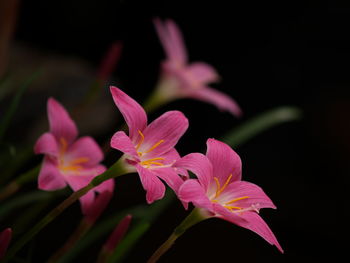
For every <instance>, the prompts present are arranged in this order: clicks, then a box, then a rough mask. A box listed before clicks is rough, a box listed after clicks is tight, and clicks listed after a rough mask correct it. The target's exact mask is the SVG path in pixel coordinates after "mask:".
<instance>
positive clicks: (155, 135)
mask: <svg viewBox="0 0 350 263" xmlns="http://www.w3.org/2000/svg"><path fill="white" fill-rule="evenodd" d="M110 90H111V93H112V97H113V100H114V102H115V104H116V105H117V107H118V108H119V110H120V112H121V113H122V115H123V117H124V119H125V121H126V123H127V125H128V127H129V135H126V134H125V132H123V131H118V132H117V133H115V134H114V135H113V137H112V139H111V147H112V148H115V149H117V150H119V151H122V152H123V153H124V156H123V158H125V164H126V167H127V169H129V171H130V172H135V171H137V173H138V174H139V176H140V179H141V183H142V185H143V188H144V189H145V190H146V191H147V194H146V200H147V202H148V203H152V202H154V201H155V200H158V199H161V198H163V196H164V192H165V186H164V184H163V183H162V181H161V180H160V179H159V178H161V179H162V180H164V181H165V182H166V183H167V184H168V185H169V186H170V187H171V188H172V189H173V190H174V191H175V193H177V190H178V188H179V187H180V185H181V184H182V183H183V180H182V178H181V177H180V176H179V175H178V173H179V174H183V175H185V176H186V175H187V174H186V172H185V171H183V170H181V169H175V168H173V167H172V165H173V163H175V161H176V160H178V159H179V158H180V156H179V154H178V152H177V151H176V150H175V148H174V146H175V145H176V143H177V142H178V140H179V139H180V137H181V136H182V135H183V134H184V133H185V131H186V130H187V128H188V120H187V118H186V117H185V116H184V115H183V114H182V113H181V112H179V111H168V112H166V113H164V114H163V115H162V116H160V117H159V118H158V119H156V120H154V121H153V122H152V123H150V124H149V125H147V115H146V112H145V111H144V109H143V108H142V107H141V106H140V105H139V104H138V103H137V102H136V101H135V100H133V99H132V98H130V97H129V96H128V95H127V94H125V93H124V92H122V91H121V90H120V89H118V88H116V87H111V88H110Z"/></svg>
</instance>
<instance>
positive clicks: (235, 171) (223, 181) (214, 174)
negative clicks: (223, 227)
mask: <svg viewBox="0 0 350 263" xmlns="http://www.w3.org/2000/svg"><path fill="white" fill-rule="evenodd" d="M175 166H177V167H181V168H185V169H188V170H190V171H192V172H193V173H195V174H196V176H197V178H198V180H197V179H189V180H187V181H186V182H184V183H183V185H182V186H181V187H180V189H179V194H178V196H179V198H180V199H181V200H182V201H184V202H192V203H193V204H194V205H195V206H196V207H199V208H201V211H202V213H203V214H204V215H205V216H206V217H218V218H222V219H225V220H227V221H230V222H232V223H234V224H236V225H239V226H241V227H244V228H247V229H250V230H252V231H254V232H255V233H257V234H258V235H260V236H261V237H263V238H264V239H265V240H266V241H267V242H268V243H270V244H272V245H275V246H276V247H277V248H278V249H279V250H280V251H281V252H283V249H282V248H281V246H280V244H279V243H278V241H277V239H276V237H275V235H274V234H273V233H272V231H271V230H270V228H269V227H268V225H267V224H266V223H265V221H264V220H263V219H262V218H261V217H260V216H259V215H258V213H259V209H261V208H276V207H275V205H274V204H273V203H272V201H271V200H270V198H269V197H268V196H267V195H266V194H265V193H264V191H263V190H262V189H261V188H260V187H259V186H257V185H255V184H252V183H249V182H245V181H241V174H242V164H241V159H240V157H239V156H238V154H237V153H235V152H234V151H233V150H232V149H231V147H229V146H228V145H227V144H225V143H222V142H220V141H217V140H214V139H208V141H207V154H206V156H204V155H203V154H200V153H192V154H188V155H186V156H184V157H183V158H182V159H181V160H179V161H177V162H176V163H175Z"/></svg>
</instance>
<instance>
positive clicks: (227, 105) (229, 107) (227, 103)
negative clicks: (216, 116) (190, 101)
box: [188, 86, 242, 117]
mask: <svg viewBox="0 0 350 263" xmlns="http://www.w3.org/2000/svg"><path fill="white" fill-rule="evenodd" d="M188 97H192V98H194V99H197V100H201V101H204V102H208V103H211V104H213V105H215V106H216V107H218V108H219V109H220V110H222V111H228V112H230V113H231V114H233V115H235V116H237V117H239V116H241V115H242V110H241V109H240V107H239V106H238V104H237V102H235V101H234V100H233V99H232V98H231V97H229V96H228V95H226V94H224V93H222V92H220V91H218V90H215V89H212V88H209V87H206V86H204V87H201V88H197V89H196V90H194V91H193V92H192V93H190V94H188Z"/></svg>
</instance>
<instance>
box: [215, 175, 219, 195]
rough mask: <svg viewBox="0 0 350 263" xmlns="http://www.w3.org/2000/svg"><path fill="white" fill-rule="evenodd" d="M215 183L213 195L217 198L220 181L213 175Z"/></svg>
mask: <svg viewBox="0 0 350 263" xmlns="http://www.w3.org/2000/svg"><path fill="white" fill-rule="evenodd" d="M214 180H215V183H216V193H215V197H214V198H217V197H218V196H219V191H220V182H219V179H218V178H217V177H214Z"/></svg>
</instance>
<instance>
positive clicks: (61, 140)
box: [60, 137, 68, 154]
mask: <svg viewBox="0 0 350 263" xmlns="http://www.w3.org/2000/svg"><path fill="white" fill-rule="evenodd" d="M60 143H61V145H62V148H61V151H60V152H61V154H64V153H65V152H66V151H67V148H68V143H67V141H66V139H65V138H63V137H61V138H60Z"/></svg>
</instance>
